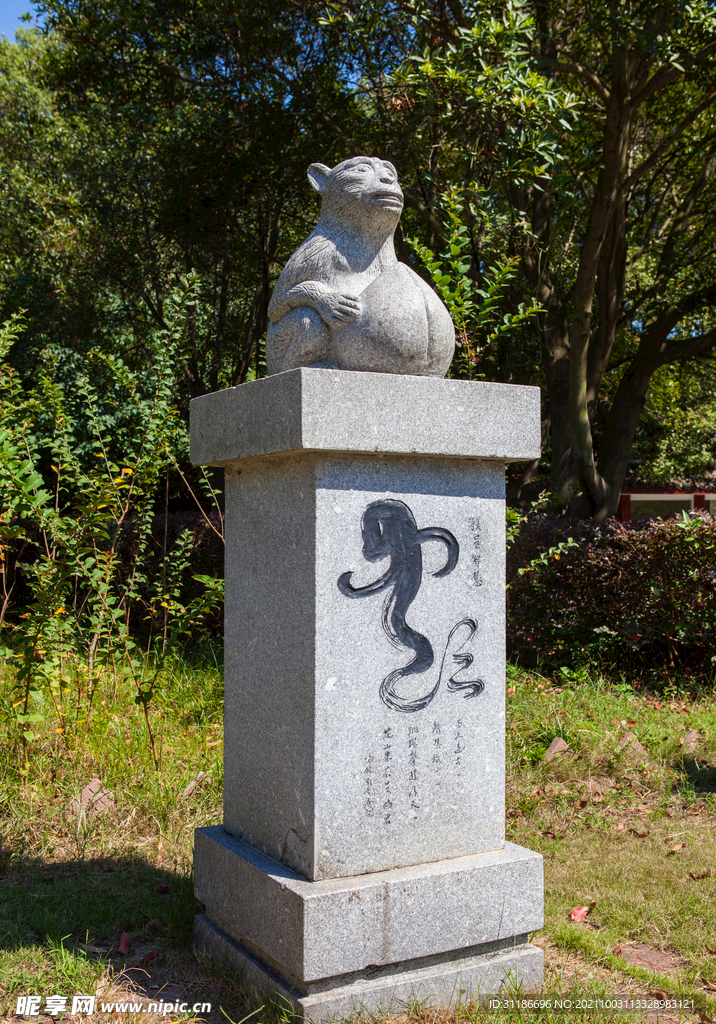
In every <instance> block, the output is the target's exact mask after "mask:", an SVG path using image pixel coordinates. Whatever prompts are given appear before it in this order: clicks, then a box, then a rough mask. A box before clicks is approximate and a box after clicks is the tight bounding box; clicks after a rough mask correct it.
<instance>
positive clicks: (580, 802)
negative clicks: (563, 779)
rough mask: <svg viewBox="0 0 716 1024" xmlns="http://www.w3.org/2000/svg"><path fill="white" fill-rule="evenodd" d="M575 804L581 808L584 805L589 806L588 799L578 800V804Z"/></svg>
mask: <svg viewBox="0 0 716 1024" xmlns="http://www.w3.org/2000/svg"><path fill="white" fill-rule="evenodd" d="M574 806H575V807H579V808H580V809H581V808H582V807H586V806H587V801H586V800H577V802H576V804H575V805H574Z"/></svg>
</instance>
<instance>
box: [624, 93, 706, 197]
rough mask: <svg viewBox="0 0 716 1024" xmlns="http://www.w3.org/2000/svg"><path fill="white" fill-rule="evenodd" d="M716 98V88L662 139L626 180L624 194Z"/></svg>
mask: <svg viewBox="0 0 716 1024" xmlns="http://www.w3.org/2000/svg"><path fill="white" fill-rule="evenodd" d="M714 100H716V90H714V91H713V92H710V93H709V94H708V96H707V97H706V98H705V99H703V100H702V101H701V103H699V104H698V106H696V107H694V109H693V110H692V111H691V112H690V113H688V114H687V115H686V117H684V118H683V119H682V120H681V121H680V122H679V123H678V124H677V126H676V128H674V130H673V131H672V132H669V134H668V135H667V136H666V138H665V139H662V141H661V142H660V143H659V145H658V146H657V147H656V149H655V150H654V152H653V153H652V154H651V156H649V157H647V159H646V160H643V161H642V163H640V164H639V166H638V167H637V168H636V169H635V170H633V171H632V172H631V174H630V175H629V177H628V178H627V179H626V180H625V181H624V183H623V184H622V186H621V191H622V192H623V193H624V195H627V196H628V195H629V192H630V191H631V189H632V188H633V187H634V185H636V183H637V181H638V180H639V178H641V177H642V176H643V175H644V174H646V172H647V171H648V170H650V169H651V168H652V167H653V166H654V164H655V163H656V162H657V161H658V159H659V158H660V157H661V156H662V155H663V154H664V152H665V151H666V150H667V149H668V148H669V146H670V145H671V144H672V142H674V141H675V140H676V139H678V137H679V136H680V135H681V134H683V132H684V131H685V130H686V129H687V128H688V127H689V125H690V124H693V122H694V121H695V120H696V118H697V117H699V116H700V115H701V114H703V112H704V110H708V108H709V107H710V106H711V104H712V103H713V102H714Z"/></svg>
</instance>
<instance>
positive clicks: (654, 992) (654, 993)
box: [649, 988, 669, 999]
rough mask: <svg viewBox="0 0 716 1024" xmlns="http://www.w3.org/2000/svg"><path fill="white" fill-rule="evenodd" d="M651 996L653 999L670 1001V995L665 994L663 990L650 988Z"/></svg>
mask: <svg viewBox="0 0 716 1024" xmlns="http://www.w3.org/2000/svg"><path fill="white" fill-rule="evenodd" d="M649 995H650V996H651V997H652V998H653V999H668V998H669V993H668V992H665V991H664V989H663V988H650V989H649Z"/></svg>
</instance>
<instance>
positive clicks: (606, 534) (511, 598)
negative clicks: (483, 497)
mask: <svg viewBox="0 0 716 1024" xmlns="http://www.w3.org/2000/svg"><path fill="white" fill-rule="evenodd" d="M570 537H571V539H572V542H571V543H569V541H568V538H570ZM557 545H561V549H558V548H557ZM549 549H552V550H553V555H552V557H547V556H545V555H544V554H543V552H545V551H546V550H549ZM509 576H510V581H511V585H510V588H509V591H508V604H509V625H508V635H509V645H510V650H511V653H512V654H513V655H514V656H515V657H516V658H517V659H518V660H520V661H521V662H523V663H525V664H529V665H533V666H534V665H541V666H543V667H544V669H545V670H547V671H555V670H558V669H559V668H561V667H565V668H567V669H569V670H570V671H572V670H574V669H575V668H577V667H579V666H580V665H587V664H590V663H591V664H592V665H593V664H600V665H602V666H603V667H604V668H605V669H608V670H610V671H616V672H617V673H619V674H622V675H623V676H624V677H625V678H626V679H627V680H633V678H634V677H635V676H636V677H641V676H643V677H645V678H647V679H649V680H650V681H658V680H659V679H661V680H662V681H665V680H668V678H669V677H670V676H672V675H674V674H676V675H678V676H679V677H684V676H686V677H688V676H691V677H692V678H693V679H694V680H695V681H705V680H711V679H712V678H713V675H714V671H716V653H715V652H716V600H715V598H716V519H714V517H713V516H712V515H710V514H709V513H694V514H692V515H689V514H688V513H686V512H684V513H683V514H682V516H681V518H679V519H670V520H667V521H662V520H656V521H655V522H651V523H648V524H642V525H626V524H622V523H618V522H615V521H611V522H609V523H607V524H604V525H602V526H594V525H587V524H583V523H582V524H580V523H575V522H571V523H570V522H568V521H566V520H564V519H558V518H554V517H552V516H536V517H534V518H530V517H528V518H527V519H526V520H525V521H524V522H523V523H522V526H521V528H520V531H519V534H518V536H517V538H516V540H515V543H514V544H513V546H512V547H511V549H510V553H509Z"/></svg>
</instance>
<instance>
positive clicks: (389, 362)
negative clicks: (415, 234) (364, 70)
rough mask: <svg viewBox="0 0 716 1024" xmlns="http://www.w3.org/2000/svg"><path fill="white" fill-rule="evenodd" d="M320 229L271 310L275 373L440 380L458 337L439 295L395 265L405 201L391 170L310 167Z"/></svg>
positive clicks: (292, 262)
mask: <svg viewBox="0 0 716 1024" xmlns="http://www.w3.org/2000/svg"><path fill="white" fill-rule="evenodd" d="M308 180H309V181H310V183H311V184H312V185H313V187H314V188H315V189H316V190H317V191H318V192H320V193H321V213H320V217H319V219H318V224H317V225H316V227H315V229H314V230H313V231H312V232H311V234H310V235H309V236H308V238H307V239H306V240H305V242H303V244H302V245H300V246H299V248H298V249H297V250H296V251H295V252H294V253H293V255H292V256H291V258H290V259H289V261H288V262H287V264H286V266H285V267H284V269H283V272H282V274H281V276H280V278H279V280H278V283H277V284H276V288H275V289H274V293H273V295H272V296H271V302H270V303H269V308H268V315H269V321H270V322H269V328H268V334H267V338H266V362H267V364H268V371H269V373H280V372H281V371H283V370H291V369H294V368H295V367H297V366H326V367H334V368H337V369H341V370H369V371H371V370H372V371H378V372H384V373H407V374H418V375H428V376H435V377H444V376H445V374H446V373H447V370H448V367H449V366H450V362H451V360H452V357H453V352H454V350H455V330H454V327H453V324H452V320H451V318H450V314H449V313H448V311H447V309H446V308H445V306H444V305H443V303H442V302H441V300H440V299H439V297H438V296H437V295H436V293H435V292H434V291H433V289H432V288H431V287H430V286H429V285H428V284H426V283H425V281H423V280H422V278H420V277H418V275H417V274H416V273H414V271H412V270H411V269H410V267H408V266H406V265H405V264H404V263H399V262H398V259H397V257H396V255H395V248H394V246H393V235H394V233H395V229H396V227H397V225H398V221H399V220H400V214H401V212H402V209H403V193H402V191H401V188H400V185H399V184H398V177H397V174H396V171H395V168H394V167H393V165H392V164H390V163H388V162H387V161H384V160H379V159H377V158H376V157H367V156H358V157H353V158H352V159H351V160H344V161H343V162H342V163H340V164H338V165H337V166H336V167H334V168H333V169H331V168H329V167H326V166H325V165H324V164H311V166H310V167H309V168H308Z"/></svg>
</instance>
